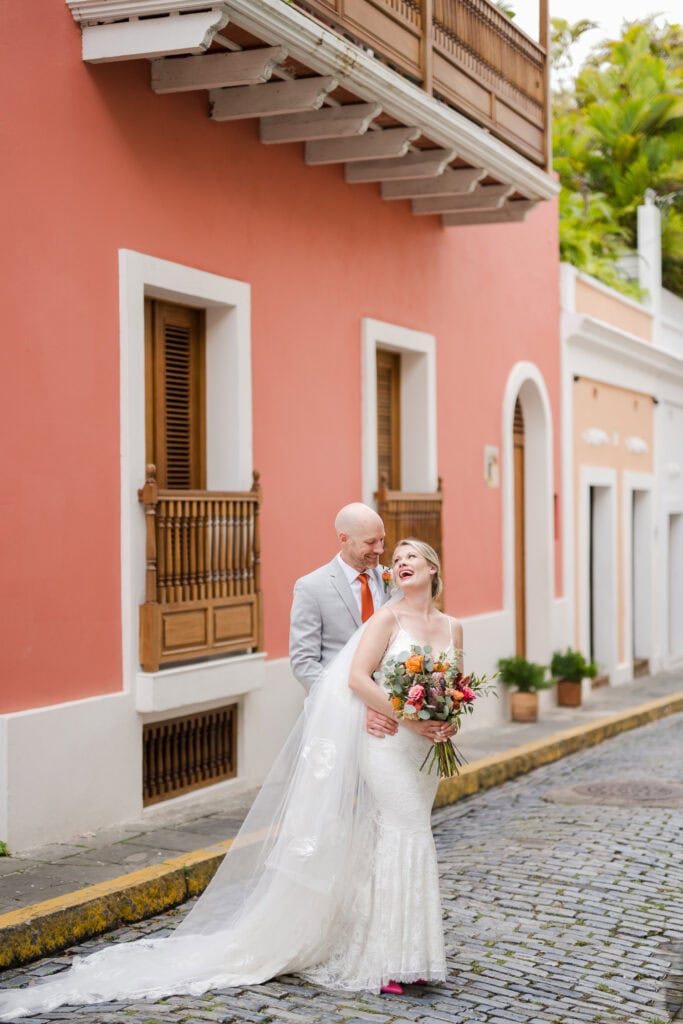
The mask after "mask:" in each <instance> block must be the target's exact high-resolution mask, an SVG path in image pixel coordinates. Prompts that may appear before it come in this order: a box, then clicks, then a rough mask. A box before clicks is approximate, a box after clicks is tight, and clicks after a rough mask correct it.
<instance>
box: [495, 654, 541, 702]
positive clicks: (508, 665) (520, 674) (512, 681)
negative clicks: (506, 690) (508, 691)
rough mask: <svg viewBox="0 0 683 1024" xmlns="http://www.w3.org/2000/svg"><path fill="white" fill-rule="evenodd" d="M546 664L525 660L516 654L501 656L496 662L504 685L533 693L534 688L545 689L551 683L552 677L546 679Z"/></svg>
mask: <svg viewBox="0 0 683 1024" xmlns="http://www.w3.org/2000/svg"><path fill="white" fill-rule="evenodd" d="M547 667H548V666H547V665H537V664H536V663H535V662H533V661H527V660H526V658H521V657H520V656H519V655H518V654H515V655H513V657H511V658H501V659H500V660H499V662H498V671H499V673H500V681H501V683H504V684H505V686H514V687H515V689H517V690H519V691H520V693H534V692H535V691H536V690H547V689H548V687H550V686H552V685H553V680H552V679H546V676H545V673H546V669H547Z"/></svg>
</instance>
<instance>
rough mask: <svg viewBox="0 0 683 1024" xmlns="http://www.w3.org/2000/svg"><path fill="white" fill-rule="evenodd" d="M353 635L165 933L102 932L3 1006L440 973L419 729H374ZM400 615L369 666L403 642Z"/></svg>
mask: <svg viewBox="0 0 683 1024" xmlns="http://www.w3.org/2000/svg"><path fill="white" fill-rule="evenodd" d="M361 632H362V629H361V630H359V631H358V633H356V634H355V636H354V637H353V638H352V639H351V640H350V641H349V643H348V644H347V645H346V647H345V648H344V649H343V651H342V652H341V653H340V654H339V655H338V656H337V658H335V660H334V661H333V662H332V664H331V665H330V666H329V667H328V668H327V670H326V671H325V673H324V674H323V677H322V679H321V680H320V682H319V683H318V684H316V686H315V687H314V688H313V690H312V691H311V694H310V695H309V697H308V698H307V700H306V704H305V707H304V711H303V712H302V714H301V716H300V719H299V722H298V723H297V725H296V726H295V728H294V729H293V731H292V733H291V734H290V737H289V739H288V740H287V743H286V744H285V747H284V748H283V750H282V751H281V753H280V755H279V756H278V758H277V760H276V762H275V765H274V766H273V769H272V770H271V772H270V774H269V776H268V778H267V779H266V782H265V783H264V785H263V787H262V789H261V791H260V793H259V796H258V797H257V798H256V800H255V802H254V804H253V806H252V809H251V810H250V812H249V814H248V815H247V818H246V819H245V822H244V824H243V826H242V828H241V830H240V832H239V834H238V835H237V837H236V839H235V841H234V842H233V844H232V846H231V847H230V850H229V852H228V854H227V855H226V857H225V859H224V861H223V863H222V865H221V867H220V868H219V870H218V871H217V873H216V875H215V877H214V879H213V880H212V882H211V884H210V885H209V886H208V888H207V889H206V891H205V892H204V894H203V895H202V896H201V898H200V899H199V900H198V901H197V903H196V904H195V906H194V907H193V908H192V909H191V910H190V912H189V914H188V915H187V916H186V917H185V918H184V920H183V921H182V922H181V923H180V925H179V926H178V928H177V929H176V931H175V932H174V933H173V935H171V936H169V937H167V938H162V939H159V938H157V939H141V940H139V941H137V942H128V943H120V944H117V945H113V946H109V947H107V948H105V949H103V950H101V951H99V952H97V953H93V954H92V955H90V956H87V957H80V958H77V959H76V960H75V962H74V965H73V966H72V967H71V968H69V969H68V970H66V971H63V972H61V973H59V974H56V975H53V976H51V977H50V978H48V979H46V980H44V981H40V982H38V983H36V984H34V985H31V986H29V987H26V988H23V989H5V990H0V1020H14V1019H16V1018H18V1017H25V1016H29V1015H31V1014H34V1013H38V1012H49V1011H50V1010H52V1009H54V1008H55V1007H57V1006H60V1005H63V1004H70V1005H78V1004H90V1003H97V1002H106V1001H110V1000H121V999H156V998H161V997H163V996H168V995H172V994H181V993H188V994H193V995H199V994H202V993H204V992H206V991H207V990H209V989H221V988H227V987H234V986H241V985H253V984H259V983H261V982H265V981H267V980H269V979H270V978H273V977H276V976H277V975H280V974H290V973H296V974H299V975H300V976H302V977H303V978H305V979H307V980H309V981H311V982H313V983H314V984H316V985H320V986H322V987H324V988H331V989H347V990H351V991H362V990H369V991H373V992H377V991H378V990H379V988H380V986H381V985H383V984H385V983H386V982H388V981H390V980H397V981H406V982H410V981H415V980H417V979H426V980H430V981H440V980H443V979H444V978H445V976H446V964H445V955H444V946H443V928H442V922H441V905H440V900H439V882H438V872H437V862H436V852H435V848H434V841H433V839H432V833H431V827H430V812H431V807H432V803H433V799H434V794H435V791H436V787H437V785H438V777H437V775H436V774H432V775H429V774H427V773H426V772H421V771H420V765H421V764H422V761H423V760H424V758H425V755H426V754H427V753H428V751H429V747H430V741H429V740H427V739H425V738H424V737H422V736H419V735H417V734H416V733H414V732H413V731H412V730H410V729H408V728H404V727H399V729H398V732H397V733H396V735H395V736H392V737H386V738H384V739H381V740H380V739H375V738H373V737H371V736H369V735H368V734H367V733H366V731H365V705H364V704H362V702H361V701H360V700H359V699H358V698H357V697H356V696H355V695H354V694H353V693H352V691H351V690H350V689H349V687H348V684H347V680H348V674H349V667H350V664H351V660H352V658H353V654H354V652H355V649H356V647H357V645H358V639H359V634H360V633H361ZM411 642H413V641H411V638H410V637H409V636H408V635H407V634H406V633H405V631H404V630H403V629H402V628H400V629H399V631H398V633H397V634H396V636H395V637H394V638H393V640H392V642H391V643H390V645H389V647H388V648H387V651H386V653H385V655H384V658H383V659H382V665H381V666H380V670H381V668H382V667H383V666H384V665H385V664H386V662H387V661H390V660H392V659H394V658H395V657H396V656H397V655H398V654H399V653H402V652H406V653H407V652H408V649H409V647H410V644H411Z"/></svg>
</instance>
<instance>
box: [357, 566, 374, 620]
mask: <svg viewBox="0 0 683 1024" xmlns="http://www.w3.org/2000/svg"><path fill="white" fill-rule="evenodd" d="M358 580H359V582H360V617H361V619H362V621H363V622H367V621H368V619H369V618H370V616H371V615H372V614H373V612H374V610H375V603H374V601H373V600H372V591H371V590H370V580H369V579H368V574H367V573H366V572H362V573H361V574H360V576H359V577H358Z"/></svg>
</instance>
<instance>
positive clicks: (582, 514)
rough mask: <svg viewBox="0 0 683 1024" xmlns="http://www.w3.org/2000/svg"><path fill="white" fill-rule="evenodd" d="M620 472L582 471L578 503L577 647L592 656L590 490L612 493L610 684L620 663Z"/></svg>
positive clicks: (607, 667) (587, 468) (588, 468)
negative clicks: (590, 640)
mask: <svg viewBox="0 0 683 1024" xmlns="http://www.w3.org/2000/svg"><path fill="white" fill-rule="evenodd" d="M617 482H618V476H617V470H616V469H613V468H611V467H608V466H581V467H580V471H579V501H578V542H577V549H578V550H577V557H578V591H579V623H578V625H579V630H578V636H577V647H578V649H579V650H580V651H582V652H583V654H585V656H586V657H588V655H589V650H588V638H589V636H590V622H589V609H590V595H589V592H588V588H589V585H590V580H589V573H588V560H589V543H590V522H589V518H590V496H589V491H590V488H591V487H605V488H607V489H608V490H609V501H610V513H609V514H610V531H611V551H610V559H611V573H610V579H609V580H608V581H607V585H608V589H609V590H610V593H611V594H612V595H613V599H612V607H611V609H610V636H609V651H610V654H609V657H608V659H607V663H606V665H605V666H604V668H605V671H606V672H607V673H608V674H609V676H610V682H611V683H614V682H615V681H616V671H617V659H618V651H617V647H618V640H617V634H618V628H619V627H618V601H617V594H618V591H617V578H618V571H619V569H618V565H619V551H618V536H617V528H618V524H617V516H618V509H617Z"/></svg>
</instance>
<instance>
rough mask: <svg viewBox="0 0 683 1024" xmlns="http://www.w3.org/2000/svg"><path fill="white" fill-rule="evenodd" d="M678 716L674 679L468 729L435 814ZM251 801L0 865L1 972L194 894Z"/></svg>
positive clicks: (678, 676) (170, 816) (679, 676)
mask: <svg viewBox="0 0 683 1024" xmlns="http://www.w3.org/2000/svg"><path fill="white" fill-rule="evenodd" d="M677 711H683V672H680V671H679V672H667V673H662V674H660V675H658V676H653V677H643V678H640V679H638V680H635V681H634V682H633V683H628V684H625V685H622V686H618V687H606V688H604V689H598V690H594V691H593V692H592V694H591V696H590V699H589V701H588V702H586V703H585V704H584V706H583V707H581V708H560V707H554V708H552V709H550V710H547V711H544V712H543V715H542V721H540V722H537V723H531V724H528V725H522V724H518V723H512V722H508V723H505V724H503V725H500V726H496V727H492V728H486V729H479V730H477V729H473V730H471V731H470V732H469V733H467V732H465V733H464V735H463V736H462V737H461V738H460V739H459V740H458V748H459V750H460V751H461V752H462V753H463V754H464V755H465V757H466V758H467V759H468V762H469V763H468V764H467V766H466V767H465V768H464V769H463V770H462V772H461V774H460V775H459V776H458V777H457V778H455V779H452V780H449V781H447V782H445V783H442V785H441V787H440V789H439V793H438V795H437V806H443V805H445V804H448V803H452V802H454V801H455V800H458V799H460V798H461V797H463V796H466V795H469V794H472V793H475V792H477V791H478V790H480V789H485V788H488V787H490V786H494V785H498V784H500V783H501V782H504V781H506V780H507V779H510V778H514V777H515V776H517V775H520V774H522V773H524V772H528V771H530V770H531V769H533V768H535V767H538V766H539V765H542V764H547V763H548V762H550V761H554V760H557V759H559V758H560V757H564V756H565V755H566V754H569V753H572V752H573V751H575V750H579V749H583V748H585V747H587V746H592V745H595V744H596V743H600V742H602V741H603V740H605V739H607V738H609V737H610V736H613V735H616V734H617V733H619V732H623V731H625V730H627V729H633V728H637V727H638V726H640V725H643V724H645V723H646V722H648V721H654V720H655V719H657V718H662V717H664V716H666V715H669V714H673V713H675V712H677ZM252 797H253V793H241V794H239V795H237V794H236V795H234V796H232V797H226V795H225V793H223V795H222V796H221V797H220V799H218V798H211V796H210V794H209V795H208V796H207V795H205V796H204V797H200V798H199V799H197V800H193V801H185V802H182V803H176V805H175V806H169V807H168V808H159V809H158V810H157V811H156V813H154V814H153V815H147V816H145V817H144V818H141V819H139V820H136V821H131V822H127V823H125V824H123V825H119V826H117V827H114V828H108V829H102V830H100V831H98V832H97V833H94V834H91V833H87V834H82V835H79V836H76V837H74V838H73V840H72V841H71V842H69V843H59V844H54V845H52V846H45V847H39V848H36V849H33V850H28V851H23V852H21V853H20V854H18V855H16V856H13V857H7V858H0V968H4V967H10V966H15V965H18V964H21V963H28V962H29V961H30V960H33V959H36V958H37V957H40V956H43V955H46V954H48V953H52V952H55V951H56V950H60V949H64V948H66V947H67V946H69V945H72V944H73V943H74V942H78V941H81V940H83V939H85V938H88V937H90V936H93V935H97V934H100V933H102V932H104V931H108V930H109V929H111V928H115V927H118V926H120V925H122V924H126V923H131V922H133V921H139V920H142V919H143V918H145V917H148V916H150V915H151V914H157V913H159V912H160V911H163V910H166V909H169V908H171V907H173V906H176V905H177V904H179V903H181V902H183V901H184V900H186V899H188V898H190V897H191V896H194V895H197V894H198V893H199V892H201V891H202V890H203V889H204V887H205V886H206V885H207V883H208V881H209V880H210V878H211V876H212V875H213V872H214V871H215V870H216V868H217V866H218V864H219V863H220V861H221V859H222V857H223V856H224V854H225V850H226V849H227V847H228V846H229V845H230V839H231V837H233V836H234V835H235V834H236V832H237V831H238V829H239V827H240V824H241V822H242V820H243V818H244V815H245V814H246V811H247V810H248V808H249V805H250V803H251V799H252Z"/></svg>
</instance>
